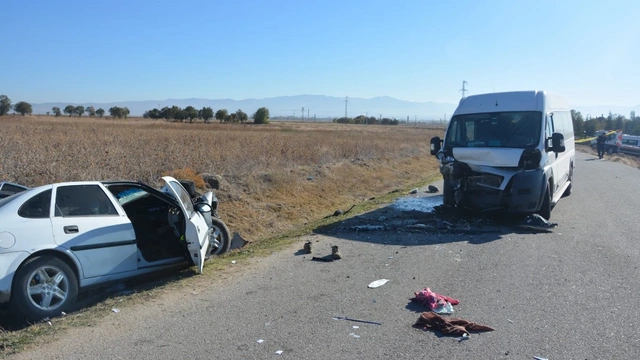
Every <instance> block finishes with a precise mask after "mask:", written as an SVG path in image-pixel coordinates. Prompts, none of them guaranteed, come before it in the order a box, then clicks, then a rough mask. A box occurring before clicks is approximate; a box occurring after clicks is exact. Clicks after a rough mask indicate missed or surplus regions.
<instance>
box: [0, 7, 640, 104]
mask: <svg viewBox="0 0 640 360" xmlns="http://www.w3.org/2000/svg"><path fill="white" fill-rule="evenodd" d="M2 11H3V15H2V17H1V19H0V34H2V35H3V36H2V37H3V40H2V46H1V48H0V76H1V77H0V94H6V95H8V96H9V97H10V98H11V99H12V100H13V101H14V102H17V101H21V100H24V101H29V102H34V103H39V102H48V101H60V102H65V101H66V102H111V101H126V100H162V99H167V98H174V99H175V98H194V97H197V98H211V99H221V98H231V99H236V100H240V99H246V98H265V97H275V96H288V95H300V94H313V95H329V96H350V97H363V98H371V97H375V96H385V95H386V96H391V97H395V98H398V99H402V100H410V101H437V102H449V103H457V101H458V100H459V98H460V93H459V91H458V90H459V89H460V88H461V86H462V81H463V80H466V81H467V82H468V89H469V94H474V93H482V92H491V91H493V89H495V91H507V90H530V89H541V90H549V91H553V92H556V93H559V94H561V95H564V96H565V97H567V98H568V99H569V102H570V103H571V104H572V105H619V106H635V105H638V104H640V84H638V80H640V21H639V20H638V19H639V18H640V1H637V0H628V1H620V0H608V1H594V0H592V1H586V0H579V1H578V0H528V1H521V0H492V1H480V0H457V1H437V0H419V1H403V0H395V1H391V0H389V1H376V0H324V1H320V0H306V1H305V0H289V1H286V0H264V1H256V0H202V1H198V0H191V1H188V0H185V1H168V0H154V1H151V0H149V1H146V0H144V1H143V0H58V1H50V0H3V1H2Z"/></svg>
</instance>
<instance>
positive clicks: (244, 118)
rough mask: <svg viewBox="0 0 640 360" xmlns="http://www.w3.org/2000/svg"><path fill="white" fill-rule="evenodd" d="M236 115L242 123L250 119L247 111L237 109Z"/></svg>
mask: <svg viewBox="0 0 640 360" xmlns="http://www.w3.org/2000/svg"><path fill="white" fill-rule="evenodd" d="M236 117H237V118H238V121H240V122H241V123H243V122H245V121H247V120H249V115H247V113H245V112H244V111H242V110H240V109H238V111H236Z"/></svg>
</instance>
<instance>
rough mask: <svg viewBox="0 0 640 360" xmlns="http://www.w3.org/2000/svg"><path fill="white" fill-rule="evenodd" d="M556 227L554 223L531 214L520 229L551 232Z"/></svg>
mask: <svg viewBox="0 0 640 360" xmlns="http://www.w3.org/2000/svg"><path fill="white" fill-rule="evenodd" d="M556 226H558V224H556V223H552V222H549V221H547V220H546V219H545V218H543V217H542V216H540V215H538V214H532V215H529V216H527V217H526V219H524V221H523V222H522V224H520V227H521V228H523V229H528V230H535V231H545V232H551V231H552V230H553V228H554V227H556Z"/></svg>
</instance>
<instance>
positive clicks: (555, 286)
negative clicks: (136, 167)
mask: <svg viewBox="0 0 640 360" xmlns="http://www.w3.org/2000/svg"><path fill="white" fill-rule="evenodd" d="M639 176H640V173H638V169H635V168H631V167H628V166H625V165H621V164H617V163H613V162H610V161H607V160H606V159H605V160H598V159H597V158H596V157H594V156H591V155H585V154H581V153H579V154H578V156H577V167H576V170H575V181H576V182H575V185H574V188H573V189H574V191H573V194H572V195H571V196H570V197H568V198H564V199H562V200H561V201H560V203H559V204H558V205H557V206H556V208H555V209H554V210H553V213H552V221H554V222H557V223H558V224H559V225H558V226H557V227H556V228H555V229H554V232H552V233H538V234H532V233H526V232H521V231H518V230H515V229H514V228H511V227H497V228H489V229H488V230H487V232H484V233H477V234H473V233H472V232H465V233H461V232H456V233H450V234H446V233H441V232H435V231H427V230H425V229H424V227H421V225H418V226H415V224H416V223H418V224H420V223H422V221H423V220H424V219H426V218H427V216H425V214H424V213H421V212H416V211H409V212H406V211H401V210H399V209H398V208H397V207H394V206H388V207H386V208H384V209H380V210H378V211H375V212H373V213H370V214H364V215H362V216H359V217H357V218H354V219H351V220H348V221H345V222H344V223H343V224H341V225H339V227H338V228H333V229H322V230H321V231H320V234H316V235H314V236H310V237H308V238H309V239H312V240H313V241H314V251H315V253H314V255H316V256H323V255H327V254H329V253H330V246H331V245H338V246H339V248H340V251H341V253H342V255H343V259H341V260H339V261H335V262H316V261H310V256H309V255H300V254H299V253H298V250H299V249H300V248H301V246H302V241H301V242H300V243H299V244H296V246H295V247H292V248H290V249H288V250H286V251H282V252H279V253H276V254H273V255H272V256H270V257H268V258H263V259H256V260H252V261H251V264H250V265H249V266H247V268H246V269H245V270H243V271H242V272H240V273H237V274H235V275H234V279H233V281H231V282H225V284H226V285H220V284H218V283H216V284H211V285H209V286H205V287H203V288H200V289H183V290H176V291H178V292H179V293H173V294H168V295H166V296H162V297H161V298H158V299H156V300H154V301H151V302H149V303H148V304H144V305H140V306H136V307H135V308H126V309H124V310H123V311H121V312H120V313H113V314H110V315H109V316H108V317H107V318H106V319H105V320H104V321H102V322H101V323H100V324H98V325H97V326H92V327H87V328H78V329H75V330H72V331H69V332H68V333H66V334H65V335H63V336H62V337H60V338H58V339H55V340H53V341H52V342H51V343H50V344H48V345H45V346H42V347H38V348H35V349H33V350H30V351H26V352H24V353H21V354H18V355H16V356H15V358H17V359H32V358H38V359H43V358H59V359H118V358H122V359H129V358H136V359H183V358H184V359H187V358H189V359H205V358H206V359H211V358H214V359H269V358H289V359H327V358H336V359H365V358H366V359H389V358H433V359H532V358H533V357H534V356H539V357H543V358H548V359H638V358H640V340H639V336H638V330H637V328H638V325H640V306H639V305H640V291H638V289H639V288H640V271H639V269H638V265H639V263H640V236H639V235H638V234H639V233H640V221H638V217H637V211H638V208H639V206H640V195H639V194H640V181H638V178H639ZM412 197H417V198H418V199H417V200H413V201H414V202H413V203H414V204H415V203H420V202H424V203H427V202H428V201H433V200H434V199H435V200H436V201H437V197H431V195H428V194H424V193H421V194H419V195H416V196H412ZM412 197H411V196H410V197H409V198H412ZM367 225H372V227H371V228H370V231H364V230H365V229H366V226H367ZM381 225H384V226H386V228H384V229H380V228H379V227H380V226H381ZM353 226H361V227H360V228H358V229H360V231H355V230H354V228H353ZM305 239H306V238H305ZM305 239H303V240H305ZM297 253H298V254H297ZM205 270H206V269H205ZM377 279H389V280H390V281H389V282H388V283H387V284H385V285H383V286H381V287H379V288H375V289H369V288H367V285H368V284H369V283H371V282H372V281H374V280H377ZM425 287H430V288H431V289H432V290H433V291H435V292H437V293H440V294H444V295H447V296H451V297H454V298H457V299H459V300H460V304H459V305H457V306H455V307H454V309H455V312H454V314H453V315H452V316H453V317H460V318H464V319H467V320H470V321H474V322H478V323H481V324H485V325H488V326H491V327H493V328H495V331H493V332H487V333H481V334H472V335H471V336H470V338H469V339H468V340H464V341H458V340H456V338H454V337H449V336H442V335H441V334H439V333H438V332H433V331H424V330H422V329H416V328H413V327H412V325H413V324H414V323H415V321H416V320H417V319H418V317H419V315H420V313H421V312H422V311H423V310H424V309H423V308H421V307H420V306H416V305H415V304H413V303H411V302H410V301H409V299H410V298H411V297H413V292H414V291H419V290H420V289H422V288H425ZM334 316H347V317H352V318H356V319H364V320H371V321H376V322H381V323H382V325H373V324H365V323H356V322H350V321H345V320H334V319H333V317H334ZM353 326H359V328H357V329H356V328H353ZM354 335H357V336H359V337H356V336H354ZM258 340H263V342H261V343H259V342H258ZM278 350H281V351H282V354H281V355H277V354H276V351H278Z"/></svg>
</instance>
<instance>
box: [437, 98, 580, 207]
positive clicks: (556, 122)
mask: <svg viewBox="0 0 640 360" xmlns="http://www.w3.org/2000/svg"><path fill="white" fill-rule="evenodd" d="M431 154H432V155H436V157H437V158H438V159H439V161H440V172H441V174H442V176H443V178H444V186H443V195H444V199H443V202H444V205H445V206H448V207H464V208H470V209H474V210H481V211H491V210H506V211H508V212H511V213H522V214H533V213H538V214H540V215H541V216H542V217H544V218H546V219H549V218H550V217H551V210H552V208H553V206H554V205H555V204H556V203H557V202H558V200H559V199H560V198H561V197H563V196H566V195H569V194H570V193H571V189H572V182H573V169H574V166H575V148H574V133H573V122H572V118H571V111H570V108H569V106H568V104H567V102H566V100H564V99H563V98H561V97H559V96H556V95H551V94H548V93H546V92H543V91H518V92H504V93H493V94H482V95H473V96H469V97H466V98H463V99H462V100H460V103H459V105H458V107H457V109H456V111H455V113H454V115H453V117H452V118H451V121H450V123H449V126H448V128H447V130H446V132H445V137H444V139H440V138H439V137H434V138H432V139H431Z"/></svg>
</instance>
